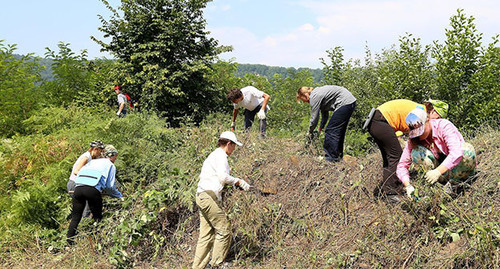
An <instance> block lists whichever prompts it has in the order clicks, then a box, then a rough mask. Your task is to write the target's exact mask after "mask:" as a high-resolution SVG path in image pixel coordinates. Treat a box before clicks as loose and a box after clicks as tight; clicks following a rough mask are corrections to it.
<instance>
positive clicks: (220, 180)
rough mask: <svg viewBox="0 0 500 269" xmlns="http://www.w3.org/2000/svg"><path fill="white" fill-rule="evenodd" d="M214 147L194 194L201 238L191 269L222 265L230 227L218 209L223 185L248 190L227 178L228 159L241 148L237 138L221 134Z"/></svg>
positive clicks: (248, 186) (228, 242)
mask: <svg viewBox="0 0 500 269" xmlns="http://www.w3.org/2000/svg"><path fill="white" fill-rule="evenodd" d="M217 145H218V148H217V149H216V150H214V151H213V152H212V153H210V155H208V157H207V159H205V161H204V162H203V166H202V168H201V173H200V181H199V182H198V189H197V190H196V205H197V206H198V209H199V210H200V235H199V237H198V244H197V245H196V252H195V257H194V262H193V268H205V266H206V265H207V264H208V262H209V261H210V265H211V266H218V265H221V264H222V263H223V262H224V259H225V258H226V255H227V251H228V250H229V246H230V245H231V223H230V222H229V219H228V218H227V216H226V213H225V212H224V210H222V207H221V206H220V201H221V191H222V189H223V188H224V185H225V184H232V185H236V186H238V187H240V188H241V189H243V190H245V191H248V190H249V189H250V185H249V184H248V183H247V182H245V181H244V180H243V179H239V178H236V177H232V176H231V175H229V170H230V169H229V164H228V162H227V157H228V156H230V155H231V154H232V153H233V151H234V149H235V148H236V145H238V146H241V145H242V144H241V143H240V142H238V140H237V139H236V135H235V134H234V133H233V132H223V133H222V134H221V135H220V137H219V141H218V143H217ZM210 253H212V258H211V260H210Z"/></svg>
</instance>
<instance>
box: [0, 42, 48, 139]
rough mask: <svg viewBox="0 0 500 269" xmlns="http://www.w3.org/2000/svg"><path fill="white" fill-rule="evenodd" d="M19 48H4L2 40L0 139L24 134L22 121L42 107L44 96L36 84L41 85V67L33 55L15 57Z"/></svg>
mask: <svg viewBox="0 0 500 269" xmlns="http://www.w3.org/2000/svg"><path fill="white" fill-rule="evenodd" d="M15 50H16V45H4V43H3V40H0V96H2V97H1V98H0V126H2V128H1V129H0V135H1V136H12V135H14V134H15V133H23V132H24V126H23V124H22V121H23V120H25V119H27V118H28V117H30V116H31V115H32V114H33V113H34V112H35V110H36V108H37V107H38V104H39V102H40V99H41V97H40V95H38V94H37V91H36V83H38V82H39V81H40V75H39V74H40V70H41V66H40V65H39V64H37V63H35V62H34V61H33V57H32V56H31V55H26V56H22V57H20V58H18V57H16V56H15V55H14V51H15Z"/></svg>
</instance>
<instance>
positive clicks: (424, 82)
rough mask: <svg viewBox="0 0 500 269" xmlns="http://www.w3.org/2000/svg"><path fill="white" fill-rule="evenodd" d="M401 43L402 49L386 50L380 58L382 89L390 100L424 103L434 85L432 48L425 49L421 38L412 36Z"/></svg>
mask: <svg viewBox="0 0 500 269" xmlns="http://www.w3.org/2000/svg"><path fill="white" fill-rule="evenodd" d="M399 42H400V43H399V49H395V48H393V49H389V50H384V51H383V52H382V54H380V55H378V58H377V68H376V72H377V76H378V88H379V89H380V92H383V96H384V97H385V98H386V99H387V100H392V99H399V98H404V99H409V100H414V101H418V102H421V101H424V100H425V99H427V98H428V96H429V93H430V92H431V88H432V81H433V76H432V68H431V61H430V46H425V47H423V46H422V45H421V44H420V38H414V37H412V35H411V34H406V35H405V36H403V37H401V38H400V39H399ZM380 92H379V93H380Z"/></svg>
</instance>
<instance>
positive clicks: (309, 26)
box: [299, 23, 314, 31]
mask: <svg viewBox="0 0 500 269" xmlns="http://www.w3.org/2000/svg"><path fill="white" fill-rule="evenodd" d="M313 30H314V26H313V25H312V24H310V23H306V24H304V25H302V26H300V27H299V31H313Z"/></svg>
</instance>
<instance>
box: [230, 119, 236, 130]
mask: <svg viewBox="0 0 500 269" xmlns="http://www.w3.org/2000/svg"><path fill="white" fill-rule="evenodd" d="M235 125H236V124H235V123H234V121H233V122H231V129H234V126H235Z"/></svg>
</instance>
